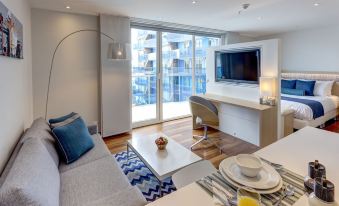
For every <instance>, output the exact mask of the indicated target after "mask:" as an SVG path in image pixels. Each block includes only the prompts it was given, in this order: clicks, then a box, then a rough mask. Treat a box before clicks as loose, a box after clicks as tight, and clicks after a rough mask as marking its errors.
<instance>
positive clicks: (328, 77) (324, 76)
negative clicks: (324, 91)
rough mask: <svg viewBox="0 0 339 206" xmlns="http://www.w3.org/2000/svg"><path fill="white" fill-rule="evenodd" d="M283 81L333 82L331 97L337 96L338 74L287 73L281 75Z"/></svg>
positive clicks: (338, 89)
mask: <svg viewBox="0 0 339 206" xmlns="http://www.w3.org/2000/svg"><path fill="white" fill-rule="evenodd" d="M281 78H283V79H309V80H319V81H334V85H333V88H332V95H335V96H339V73H324V72H303V73H298V72H289V73H281Z"/></svg>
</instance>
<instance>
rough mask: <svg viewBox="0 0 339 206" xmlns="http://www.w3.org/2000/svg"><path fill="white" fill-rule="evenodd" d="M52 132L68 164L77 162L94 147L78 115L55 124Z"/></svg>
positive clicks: (61, 154)
mask: <svg viewBox="0 0 339 206" xmlns="http://www.w3.org/2000/svg"><path fill="white" fill-rule="evenodd" d="M52 132H53V134H54V137H55V139H56V142H57V145H58V148H59V150H60V151H59V153H60V156H61V157H62V159H64V161H65V162H66V164H69V163H72V162H74V161H76V160H77V159H79V158H80V157H81V156H82V155H83V154H85V153H86V152H87V151H89V150H90V149H92V148H93V147H94V143H93V139H92V137H91V135H90V134H89V132H88V129H87V126H86V124H85V122H84V120H83V119H82V118H81V117H80V116H79V115H78V114H74V115H73V116H71V117H70V118H68V119H65V120H64V121H63V122H58V123H55V124H53V128H52Z"/></svg>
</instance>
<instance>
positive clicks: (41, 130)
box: [0, 118, 59, 186]
mask: <svg viewBox="0 0 339 206" xmlns="http://www.w3.org/2000/svg"><path fill="white" fill-rule="evenodd" d="M29 138H38V139H42V140H43V143H44V144H45V146H46V148H47V150H48V152H49V153H50V155H51V156H52V158H53V160H54V162H55V165H59V156H58V153H57V150H56V148H55V140H54V138H53V136H52V133H51V130H50V128H49V126H48V124H47V122H46V121H45V120H44V119H43V118H39V119H36V120H35V121H34V122H33V124H32V126H31V127H30V128H29V129H27V130H26V131H25V133H24V134H23V135H22V136H21V137H20V139H19V141H18V143H17V144H16V146H15V148H14V150H13V152H12V155H11V157H10V159H9V161H8V162H7V164H6V167H5V168H4V170H3V172H2V174H1V177H0V186H1V185H2V184H3V182H4V181H5V179H6V177H7V175H8V172H9V171H10V170H11V168H12V165H13V163H14V161H15V159H16V157H17V155H18V153H19V150H20V148H21V147H22V144H23V143H24V142H25V140H27V139H29Z"/></svg>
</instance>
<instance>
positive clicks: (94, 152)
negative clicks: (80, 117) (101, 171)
mask: <svg viewBox="0 0 339 206" xmlns="http://www.w3.org/2000/svg"><path fill="white" fill-rule="evenodd" d="M92 139H93V142H94V148H92V149H91V150H90V151H88V152H87V153H86V154H84V155H83V156H81V157H80V158H79V159H78V160H77V161H75V162H73V163H71V164H68V165H67V164H66V163H65V162H63V161H61V162H60V165H59V171H60V172H61V173H62V172H65V171H68V170H70V169H73V168H76V167H79V166H81V165H84V164H87V163H90V162H92V161H94V160H98V159H101V158H103V157H107V156H111V153H110V151H109V150H108V148H107V146H106V145H105V143H104V141H103V140H102V137H101V136H100V135H98V134H96V135H92Z"/></svg>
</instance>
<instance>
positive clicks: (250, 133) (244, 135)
mask: <svg viewBox="0 0 339 206" xmlns="http://www.w3.org/2000/svg"><path fill="white" fill-rule="evenodd" d="M219 121H220V124H219V129H220V131H222V132H224V133H226V134H230V135H232V136H234V137H237V138H239V139H242V140H244V141H246V142H249V143H252V144H254V145H257V146H260V135H259V133H260V132H259V131H260V126H259V123H258V122H253V121H249V120H247V119H243V118H239V117H234V116H231V115H227V114H223V113H219Z"/></svg>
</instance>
